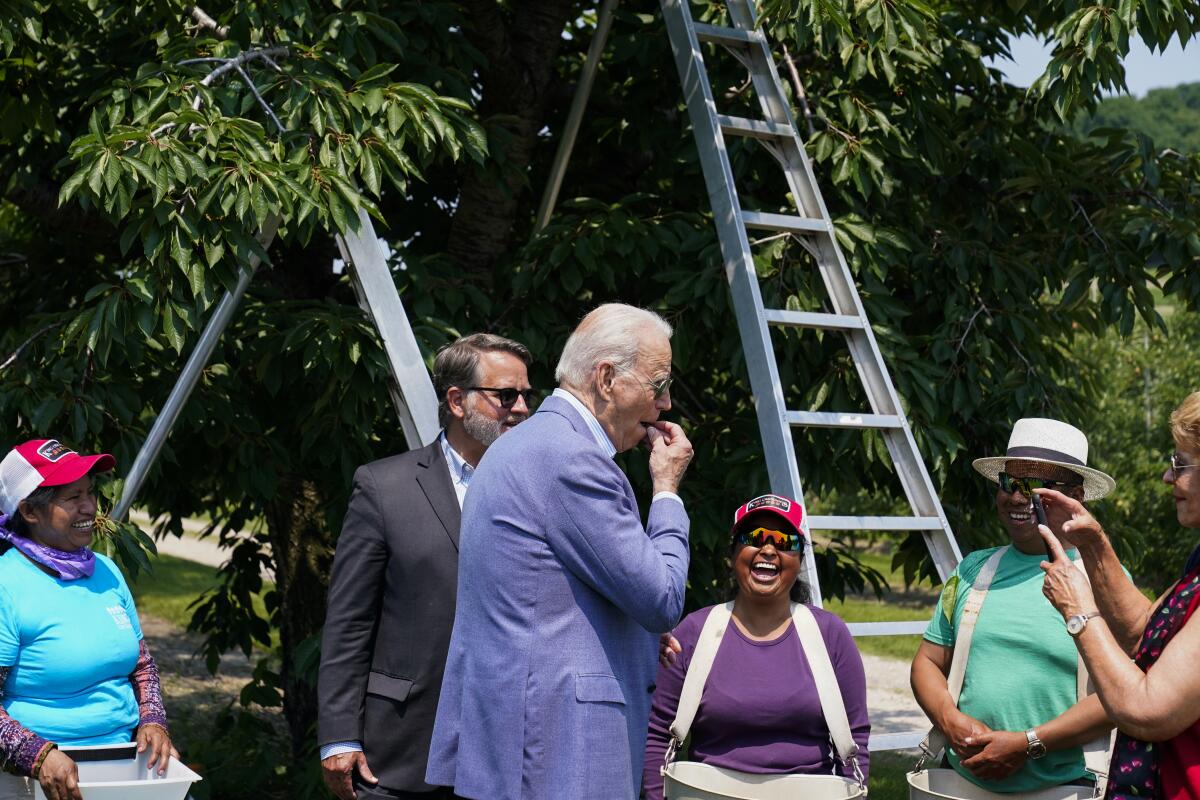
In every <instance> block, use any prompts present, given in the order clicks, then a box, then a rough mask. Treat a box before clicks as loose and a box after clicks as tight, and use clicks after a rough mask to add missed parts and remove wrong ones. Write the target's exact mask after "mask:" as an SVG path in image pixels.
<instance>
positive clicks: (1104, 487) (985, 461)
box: [971, 456, 1117, 501]
mask: <svg viewBox="0 0 1200 800" xmlns="http://www.w3.org/2000/svg"><path fill="white" fill-rule="evenodd" d="M1009 461H1036V462H1038V463H1040V464H1053V465H1054V466H1056V467H1062V468H1063V469H1067V470H1070V471H1071V472H1074V473H1075V474H1076V475H1079V476H1081V477H1082V478H1083V499H1084V500H1085V501H1087V500H1099V499H1100V498H1102V497H1104V496H1105V495H1107V494H1109V493H1110V492H1112V490H1113V489H1115V488H1117V482H1116V481H1114V480H1113V479H1112V477H1111V476H1110V475H1107V474H1105V473H1103V472H1101V471H1100V470H1098V469H1092V468H1091V467H1081V466H1079V465H1078V464H1069V463H1067V462H1065V461H1054V460H1053V459H1049V458H1030V457H1028V456H1020V457H1015V458H1013V457H1009V456H989V457H988V458H977V459H975V460H974V461H972V462H971V466H973V467H974V468H975V471H976V472H978V473H979V474H980V475H982V476H983V477H985V478H987V479H988V480H989V481H991V482H992V483H999V482H1000V477H999V475H1000V473H1001V472H1003V471H1004V465H1005V464H1007V463H1008V462H1009Z"/></svg>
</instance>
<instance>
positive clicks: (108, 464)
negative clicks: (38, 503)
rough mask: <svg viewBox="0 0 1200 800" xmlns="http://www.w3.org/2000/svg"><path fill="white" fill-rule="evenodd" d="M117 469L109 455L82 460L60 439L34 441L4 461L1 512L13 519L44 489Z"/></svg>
mask: <svg viewBox="0 0 1200 800" xmlns="http://www.w3.org/2000/svg"><path fill="white" fill-rule="evenodd" d="M116 466H117V462H116V459H114V458H113V457H112V456H110V455H109V454H108V453H100V454H99V455H94V456H81V455H79V453H76V452H75V451H74V450H72V449H71V448H69V447H67V446H66V445H65V444H63V443H62V442H60V441H58V440H57V439H31V440H29V441H28V442H25V443H24V444H19V445H17V446H16V447H14V448H13V449H12V450H9V451H8V455H6V456H5V457H4V460H3V461H0V512H2V513H4V514H6V515H8V516H12V515H13V513H14V512H15V511H16V510H17V504H18V503H20V502H21V501H22V500H24V499H25V498H26V497H29V495H30V494H32V493H33V491H34V490H35V489H39V488H41V487H43V486H64V485H66V484H68V483H72V482H74V481H77V480H79V479H80V478H82V477H83V476H84V475H87V474H88V473H89V472H92V471H95V472H108V471H109V470H110V469H113V468H114V467H116Z"/></svg>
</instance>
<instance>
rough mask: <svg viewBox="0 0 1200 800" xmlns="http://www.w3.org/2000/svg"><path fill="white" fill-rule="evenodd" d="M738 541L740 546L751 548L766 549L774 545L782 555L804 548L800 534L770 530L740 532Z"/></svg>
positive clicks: (758, 529)
mask: <svg viewBox="0 0 1200 800" xmlns="http://www.w3.org/2000/svg"><path fill="white" fill-rule="evenodd" d="M736 541H737V543H738V544H744V545H749V546H750V547H766V546H767V545H768V544H773V545H775V549H776V550H778V551H779V552H781V553H790V552H793V551H797V550H800V549H802V548H803V547H804V537H802V536H800V535H799V534H795V533H785V532H784V531H775V530H771V529H770V528H755V529H754V530H752V531H738V535H737V540H736Z"/></svg>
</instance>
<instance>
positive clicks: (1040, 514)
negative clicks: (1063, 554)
mask: <svg viewBox="0 0 1200 800" xmlns="http://www.w3.org/2000/svg"><path fill="white" fill-rule="evenodd" d="M1033 513H1034V516H1036V517H1037V521H1038V524H1039V525H1045V526H1046V527H1047V528H1049V527H1050V523H1048V522H1046V509H1045V508H1043V507H1042V498H1041V497H1039V496H1038V495H1036V494H1035V495H1033ZM1046 558H1048V559H1050V560H1051V561H1053V560H1054V551H1053V550H1051V549H1050V545H1049V544H1047V545H1046Z"/></svg>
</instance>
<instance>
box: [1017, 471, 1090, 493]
mask: <svg viewBox="0 0 1200 800" xmlns="http://www.w3.org/2000/svg"><path fill="white" fill-rule="evenodd" d="M996 477H997V478H998V479H999V480H1000V488H1001V489H1003V490H1004V491H1005V492H1008V493H1009V494H1012V493H1013V492H1015V491H1017V490H1020V492H1021V494H1023V495H1025V496H1026V497H1032V496H1033V490H1034V489H1053V490H1054V491H1056V492H1060V491H1062V490H1063V489H1070V488H1071V487H1073V486H1082V485H1083V481H1078V482H1074V483H1065V482H1063V481H1052V480H1050V479H1048V478H1014V477H1013V476H1012V475H1009V474H1008V473H1007V472H1001V473H1000V474H999V475H997V476H996Z"/></svg>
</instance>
